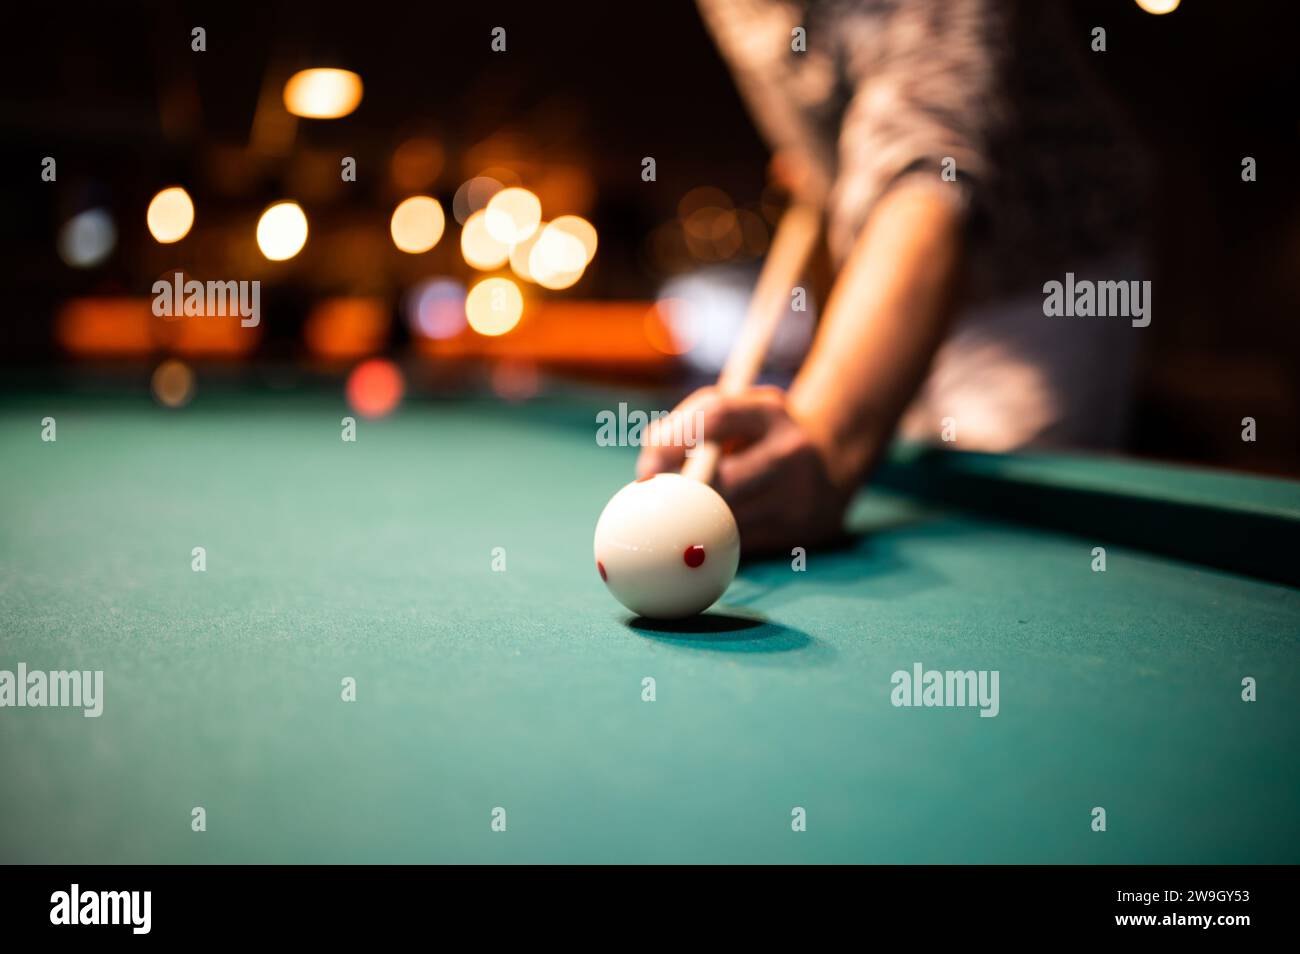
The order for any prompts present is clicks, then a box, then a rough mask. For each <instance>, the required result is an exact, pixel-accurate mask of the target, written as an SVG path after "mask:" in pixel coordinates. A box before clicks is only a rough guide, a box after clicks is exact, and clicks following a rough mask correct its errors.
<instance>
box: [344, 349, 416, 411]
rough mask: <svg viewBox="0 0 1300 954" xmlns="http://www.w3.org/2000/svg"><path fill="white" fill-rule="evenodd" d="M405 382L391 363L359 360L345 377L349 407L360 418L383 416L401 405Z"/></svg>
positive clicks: (398, 370) (377, 359) (380, 359)
mask: <svg viewBox="0 0 1300 954" xmlns="http://www.w3.org/2000/svg"><path fill="white" fill-rule="evenodd" d="M405 391H406V381H405V379H404V378H403V377H402V372H401V370H400V369H399V368H398V367H397V365H395V364H393V362H391V361H387V360H385V359H383V358H371V359H370V360H369V361H362V362H361V363H360V364H359V365H357V366H356V367H355V368H353V369H352V373H351V374H349V375H348V383H347V387H346V393H347V399H348V405H349V406H350V407H351V408H352V410H354V411H356V412H357V413H358V414H360V415H361V416H362V417H383V416H385V415H387V414H391V413H392V412H393V410H394V409H395V408H396V407H397V405H398V404H399V403H401V400H402V395H403V393H405Z"/></svg>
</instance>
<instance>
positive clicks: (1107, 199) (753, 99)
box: [698, 0, 1142, 300]
mask: <svg viewBox="0 0 1300 954" xmlns="http://www.w3.org/2000/svg"><path fill="white" fill-rule="evenodd" d="M698 3H699V6H700V9H701V12H702V14H703V17H704V20H705V23H706V25H707V26H708V28H709V30H710V32H712V33H713V35H714V37H715V39H716V40H717V43H718V46H719V48H720V49H721V51H722V53H723V55H724V57H725V59H726V60H727V61H728V63H729V65H730V66H731V68H732V71H733V73H734V74H735V77H736V81H737V85H738V86H739V88H740V90H741V92H742V95H743V96H744V97H745V99H746V101H747V103H748V105H749V106H750V110H751V112H752V113H753V115H754V118H755V121H756V122H757V124H758V126H759V128H760V130H761V131H762V132H763V134H764V135H765V136H766V137H767V138H768V139H769V140H770V142H771V144H772V145H773V146H774V147H775V148H777V149H781V150H791V151H794V152H796V153H798V154H799V155H801V156H802V158H803V159H804V160H805V165H806V166H807V167H808V168H809V169H810V170H811V171H812V172H813V174H814V177H815V179H814V181H815V182H819V183H820V185H821V188H822V190H823V191H824V193H825V198H826V202H827V213H828V220H827V228H828V241H829V244H830V248H831V251H832V253H833V255H834V256H835V257H836V258H837V259H838V260H840V261H842V260H843V258H844V257H845V256H846V255H847V253H848V251H849V249H850V247H851V246H852V243H853V241H854V239H855V237H856V235H857V233H858V231H859V230H860V229H861V227H862V224H863V223H864V221H865V220H866V218H867V216H868V214H869V213H870V211H871V208H872V206H873V204H874V203H875V202H876V201H877V200H878V199H879V198H880V196H881V195H882V194H883V193H884V192H885V190H887V189H888V188H890V187H891V185H893V184H894V183H896V182H897V181H898V180H899V179H900V178H902V177H903V176H910V175H924V176H927V177H930V181H933V182H941V183H943V185H944V186H945V187H947V188H949V189H950V191H951V194H952V195H953V196H954V198H957V199H959V200H960V201H961V202H962V203H963V204H964V206H965V208H966V209H967V211H968V226H969V231H970V235H971V238H972V245H971V265H972V280H973V287H972V289H971V290H972V295H973V297H974V298H975V299H976V300H979V299H982V298H986V297H989V296H994V295H998V296H1001V295H1005V294H1009V293H1013V292H1016V291H1024V290H1025V289H1027V288H1029V287H1032V286H1036V285H1037V286H1041V284H1042V282H1044V281H1046V280H1048V279H1049V278H1051V277H1058V278H1059V277H1060V274H1061V273H1062V272H1063V271H1064V270H1065V269H1066V268H1069V267H1071V266H1072V265H1080V264H1083V263H1086V262H1088V261H1091V260H1093V259H1096V258H1098V257H1102V256H1105V255H1107V254H1109V253H1112V252H1113V251H1114V250H1115V249H1117V248H1123V247H1126V246H1132V245H1135V244H1136V242H1137V238H1138V236H1137V233H1136V229H1137V224H1138V222H1139V221H1140V219H1141V216H1140V213H1139V205H1140V199H1141V196H1142V187H1141V182H1142V160H1141V158H1140V155H1139V152H1138V150H1137V149H1136V147H1135V146H1134V144H1133V141H1132V139H1131V137H1129V136H1128V135H1127V134H1126V132H1125V130H1124V129H1123V124H1122V121H1121V120H1120V119H1119V116H1118V114H1117V112H1116V111H1115V110H1114V108H1113V107H1111V106H1110V104H1109V103H1108V102H1107V101H1106V99H1105V97H1104V96H1103V95H1102V94H1101V91H1100V90H1099V89H1098V88H1096V87H1095V85H1094V81H1093V80H1092V79H1091V78H1090V77H1089V76H1088V74H1087V71H1086V70H1085V68H1084V65H1085V64H1084V63H1083V62H1082V58H1083V57H1086V56H1104V55H1105V54H1104V53H1093V52H1091V50H1090V44H1091V41H1092V36H1091V28H1090V27H1071V26H1069V25H1068V23H1067V22H1066V20H1065V18H1064V16H1063V14H1062V12H1061V5H1060V4H1058V3H1055V2H1052V0H698ZM797 27H802V28H803V29H804V31H805V38H806V50H805V51H798V50H797V49H793V48H792V46H797V45H798V44H797V42H795V33H794V31H795V29H796V28H797ZM946 159H951V160H955V169H956V173H957V181H956V182H955V183H954V182H946V183H944V182H943V180H942V179H941V178H940V172H941V170H942V169H943V168H944V167H945V160H946ZM946 164H947V165H948V166H951V163H946Z"/></svg>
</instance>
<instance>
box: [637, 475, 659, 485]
mask: <svg viewBox="0 0 1300 954" xmlns="http://www.w3.org/2000/svg"><path fill="white" fill-rule="evenodd" d="M658 476H659V475H658V474H646V475H645V476H644V477H638V478H637V479H636V482H637V483H638V484H644V483H645V482H646V481H647V480H654V479H655V478H656V477H658Z"/></svg>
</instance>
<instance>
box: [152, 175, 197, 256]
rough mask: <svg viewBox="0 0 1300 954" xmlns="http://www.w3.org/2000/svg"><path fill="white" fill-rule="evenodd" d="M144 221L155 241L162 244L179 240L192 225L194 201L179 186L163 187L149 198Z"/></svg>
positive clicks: (186, 233)
mask: <svg viewBox="0 0 1300 954" xmlns="http://www.w3.org/2000/svg"><path fill="white" fill-rule="evenodd" d="M145 221H146V222H147V223H148V225H149V234H150V235H152V236H153V237H154V238H155V239H156V240H157V241H159V242H161V243H163V244H164V245H169V244H171V243H172V242H179V241H180V240H181V239H183V238H185V236H186V235H188V234H189V231H190V228H191V227H192V226H193V225H194V202H193V201H192V200H191V199H190V194H189V193H188V192H186V191H185V190H184V189H182V188H181V187H180V186H172V187H171V188H169V189H163V190H162V191H161V192H159V193H158V194H157V195H155V196H154V197H153V199H152V200H150V202H149V211H148V212H146V213H145Z"/></svg>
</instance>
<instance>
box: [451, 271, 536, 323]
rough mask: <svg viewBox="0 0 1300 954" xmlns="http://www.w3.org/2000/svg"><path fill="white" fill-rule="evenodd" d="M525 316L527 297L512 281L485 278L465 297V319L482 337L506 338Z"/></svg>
mask: <svg viewBox="0 0 1300 954" xmlns="http://www.w3.org/2000/svg"><path fill="white" fill-rule="evenodd" d="M523 314H524V296H523V294H522V293H521V292H520V291H519V286H518V285H516V284H515V283H514V282H512V281H511V280H510V279H508V278H485V279H483V281H481V282H479V283H478V284H477V285H475V286H474V287H473V288H471V289H470V290H469V294H468V295H467V296H466V297H465V317H466V319H467V320H468V321H469V326H470V327H471V328H473V329H474V330H475V331H477V332H478V333H479V334H481V335H488V336H489V337H491V336H495V335H503V334H505V333H506V332H507V331H509V330H510V329H512V328H513V327H514V326H515V325H517V324H519V319H520V318H521V317H523Z"/></svg>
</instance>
